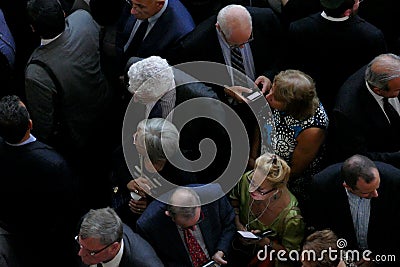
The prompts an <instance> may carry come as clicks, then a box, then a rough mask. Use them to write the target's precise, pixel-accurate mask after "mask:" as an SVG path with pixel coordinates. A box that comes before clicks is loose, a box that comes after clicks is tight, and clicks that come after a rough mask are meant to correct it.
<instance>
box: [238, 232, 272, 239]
mask: <svg viewBox="0 0 400 267" xmlns="http://www.w3.org/2000/svg"><path fill="white" fill-rule="evenodd" d="M237 232H238V233H239V234H240V236H241V237H243V238H246V239H251V240H260V239H262V238H264V237H266V236H270V235H272V234H274V231H273V230H266V231H264V232H261V233H257V234H254V233H252V232H250V231H237Z"/></svg>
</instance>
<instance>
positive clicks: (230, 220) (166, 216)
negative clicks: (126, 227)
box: [137, 184, 235, 266]
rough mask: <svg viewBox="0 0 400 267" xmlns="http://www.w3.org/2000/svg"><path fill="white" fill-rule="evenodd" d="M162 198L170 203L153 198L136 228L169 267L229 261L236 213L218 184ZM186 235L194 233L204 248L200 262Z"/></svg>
mask: <svg viewBox="0 0 400 267" xmlns="http://www.w3.org/2000/svg"><path fill="white" fill-rule="evenodd" d="M160 199H162V200H163V202H168V203H169V204H168V205H167V204H165V203H163V202H161V201H159V200H156V201H153V202H152V203H151V204H150V205H149V206H148V207H147V209H146V211H145V212H144V213H143V214H142V216H141V217H140V218H139V220H138V221H137V231H138V233H139V234H140V235H141V236H143V238H145V239H146V240H147V241H149V243H150V244H151V245H152V246H153V247H154V249H155V251H156V252H157V254H158V255H159V256H160V258H161V260H162V261H163V263H164V264H165V265H166V266H202V265H203V264H204V263H206V262H207V261H209V260H211V259H212V260H214V261H215V262H217V263H218V264H226V263H227V260H226V258H225V256H227V255H228V254H229V250H230V246H231V241H232V239H233V236H234V234H235V225H234V217H235V214H234V212H233V208H232V206H231V205H230V204H229V202H228V200H227V198H226V197H225V196H224V195H223V192H222V190H221V187H220V186H219V185H218V184H208V185H205V186H199V187H192V188H187V187H185V188H178V189H176V190H173V191H172V192H170V193H169V194H168V193H167V194H166V195H165V196H164V197H161V198H160ZM215 199H217V200H215ZM210 201H212V202H211V203H209V202H210ZM201 203H208V204H204V205H202V204H201ZM187 231H189V233H187ZM187 235H193V236H194V237H195V239H196V242H197V245H200V247H201V253H200V254H201V255H202V258H201V259H199V260H198V261H197V260H196V259H195V256H193V255H192V254H191V253H190V252H189V251H191V247H192V245H191V243H190V242H189V241H188V239H189V238H190V237H188V236H187ZM171 245H173V246H174V249H173V250H171ZM199 250H200V248H199ZM203 253H204V254H203ZM228 261H229V259H228Z"/></svg>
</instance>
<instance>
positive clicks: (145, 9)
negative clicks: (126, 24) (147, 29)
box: [131, 0, 165, 20]
mask: <svg viewBox="0 0 400 267" xmlns="http://www.w3.org/2000/svg"><path fill="white" fill-rule="evenodd" d="M131 2H132V8H131V14H132V15H134V16H135V17H136V18H137V19H140V20H143V19H148V18H150V17H152V16H154V15H155V14H157V12H159V11H160V10H161V8H162V7H163V6H164V3H165V1H164V0H132V1H131Z"/></svg>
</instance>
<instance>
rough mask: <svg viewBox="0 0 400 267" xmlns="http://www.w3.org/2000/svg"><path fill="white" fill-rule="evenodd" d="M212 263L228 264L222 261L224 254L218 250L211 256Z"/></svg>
mask: <svg viewBox="0 0 400 267" xmlns="http://www.w3.org/2000/svg"><path fill="white" fill-rule="evenodd" d="M212 259H213V261H215V262H216V263H218V264H221V265H222V264H227V263H228V262H227V261H226V260H224V252H222V251H221V250H218V251H217V252H216V253H215V254H214V256H212Z"/></svg>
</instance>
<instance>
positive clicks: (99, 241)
mask: <svg viewBox="0 0 400 267" xmlns="http://www.w3.org/2000/svg"><path fill="white" fill-rule="evenodd" d="M75 240H76V241H77V243H78V245H79V252H78V255H79V256H80V257H81V259H82V262H83V264H82V266H88V265H96V264H97V266H99V265H101V266H118V267H131V266H140V267H162V266H164V265H163V264H162V263H161V261H160V259H159V258H158V257H157V254H156V253H155V252H154V250H153V248H152V247H151V246H150V245H149V244H148V243H147V242H146V240H144V239H143V238H141V237H140V236H139V235H138V234H136V233H134V232H133V231H132V229H130V228H129V227H128V226H127V225H125V224H124V223H122V221H121V219H120V218H119V217H118V215H117V213H115V211H114V210H113V209H111V208H102V209H97V210H90V211H89V212H88V213H87V214H86V215H85V216H84V217H83V219H82V223H81V225H80V229H79V234H78V235H77V236H76V237H75ZM105 264H107V265H105Z"/></svg>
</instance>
